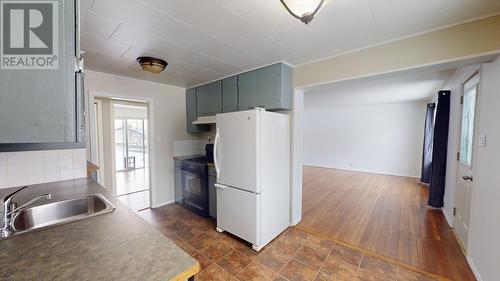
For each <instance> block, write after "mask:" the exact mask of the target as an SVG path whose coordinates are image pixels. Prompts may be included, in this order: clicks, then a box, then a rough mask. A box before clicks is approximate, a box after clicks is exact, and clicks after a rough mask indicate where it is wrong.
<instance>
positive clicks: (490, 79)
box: [467, 58, 500, 281]
mask: <svg viewBox="0 0 500 281" xmlns="http://www.w3.org/2000/svg"><path fill="white" fill-rule="evenodd" d="M478 106H479V108H478V117H477V118H478V125H477V130H476V132H477V134H476V143H478V142H477V138H478V136H480V135H484V136H486V137H487V143H486V147H478V148H477V150H476V151H477V152H476V156H475V160H474V161H475V168H474V184H473V190H472V201H471V219H470V220H471V221H470V230H469V239H468V247H467V248H468V254H469V257H470V260H471V261H472V264H473V267H474V269H475V270H476V272H477V273H478V274H479V276H478V277H480V279H482V280H484V281H493V280H499V279H500V267H499V266H498V265H499V261H500V239H499V238H500V164H499V163H500V58H497V59H496V61H494V62H493V63H488V64H484V65H483V66H482V71H481V84H480V92H479V104H478Z"/></svg>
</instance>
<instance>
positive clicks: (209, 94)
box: [196, 81, 222, 116]
mask: <svg viewBox="0 0 500 281" xmlns="http://www.w3.org/2000/svg"><path fill="white" fill-rule="evenodd" d="M221 84H222V83H221V81H216V82H212V83H210V84H206V85H203V86H200V87H198V88H197V89H196V100H197V105H196V112H197V114H198V116H213V115H215V114H217V113H221V112H222V95H221Z"/></svg>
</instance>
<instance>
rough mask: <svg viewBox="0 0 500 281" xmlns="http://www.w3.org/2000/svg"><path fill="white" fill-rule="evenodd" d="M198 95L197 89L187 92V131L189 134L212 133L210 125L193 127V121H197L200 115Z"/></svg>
mask: <svg viewBox="0 0 500 281" xmlns="http://www.w3.org/2000/svg"><path fill="white" fill-rule="evenodd" d="M197 103H198V102H197V95H196V88H191V89H187V90H186V130H187V132H188V133H199V132H208V131H210V126H208V125H193V121H196V119H197V118H198V115H197V113H196V111H197Z"/></svg>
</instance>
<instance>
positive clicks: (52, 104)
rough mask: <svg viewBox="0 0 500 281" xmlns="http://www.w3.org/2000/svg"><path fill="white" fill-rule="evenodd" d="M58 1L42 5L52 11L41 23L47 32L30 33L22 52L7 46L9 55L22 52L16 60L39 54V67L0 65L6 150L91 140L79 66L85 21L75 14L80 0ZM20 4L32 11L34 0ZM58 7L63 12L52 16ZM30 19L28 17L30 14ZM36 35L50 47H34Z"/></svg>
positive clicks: (1, 145) (0, 147)
mask: <svg viewBox="0 0 500 281" xmlns="http://www.w3.org/2000/svg"><path fill="white" fill-rule="evenodd" d="M56 2H57V6H54V7H52V6H51V5H54V3H55V2H51V3H43V5H44V6H42V4H40V5H38V6H37V7H36V9H40V10H39V11H40V13H42V16H43V15H45V14H44V13H47V14H49V13H50V15H48V16H47V17H44V19H45V20H46V21H45V22H42V26H41V27H40V28H43V30H44V32H38V33H37V35H35V36H32V34H31V35H30V36H27V35H26V34H24V38H25V39H26V38H27V39H26V40H23V41H22V42H21V43H22V44H24V45H23V46H24V47H23V48H18V49H16V52H14V51H12V50H10V49H9V48H7V49H5V48H4V57H3V58H4V60H5V59H6V58H7V57H10V58H16V57H17V58H18V59H17V60H16V61H18V62H19V58H21V59H23V60H24V61H27V60H28V59H29V58H31V57H35V58H37V67H28V68H27V66H28V65H29V64H26V65H25V66H21V68H22V69H16V68H15V67H13V65H10V67H12V68H9V65H1V66H0V85H2V86H1V89H0V132H1V134H0V151H16V150H37V149H60V148H74V147H84V145H85V144H84V142H83V140H84V133H85V128H84V126H83V124H84V118H83V114H84V112H83V104H84V103H83V75H82V74H81V73H80V72H79V71H75V62H76V57H77V56H78V55H79V46H78V42H79V40H78V38H79V34H78V33H77V32H78V28H76V27H78V25H79V21H78V17H77V14H75V1H67V0H59V1H56ZM3 4H4V6H3V8H4V10H8V9H19V6H12V7H9V5H13V4H9V3H3ZM16 5H26V6H24V8H25V9H20V10H18V11H28V9H29V8H30V7H29V6H28V5H33V4H30V3H26V4H16ZM48 6H50V7H48ZM55 8H57V9H58V10H56V11H57V13H56V14H54V15H52V14H51V12H52V9H55ZM24 18H25V20H26V19H27V17H26V16H25V15H24ZM50 19H53V20H52V21H51V20H50ZM19 30H23V29H22V28H21V29H19ZM27 31H29V30H27ZM30 32H31V31H30ZM17 37H19V36H17ZM35 37H36V38H35ZM2 40H3V38H2ZM9 40H10V39H9ZM11 40H14V39H12V38H11ZM31 40H36V41H37V42H38V44H39V45H43V46H45V47H42V48H40V47H38V48H35V49H32V48H31V47H30V44H31ZM8 42H9V41H8V40H6V41H5V42H3V43H5V44H6V45H4V47H6V46H7V45H8ZM18 43H19V42H18ZM42 43H43V44H42ZM20 50H21V51H20ZM9 52H11V53H9ZM23 52H26V53H23ZM39 63H41V66H40V65H39ZM18 66H19V65H18ZM31 66H33V63H31Z"/></svg>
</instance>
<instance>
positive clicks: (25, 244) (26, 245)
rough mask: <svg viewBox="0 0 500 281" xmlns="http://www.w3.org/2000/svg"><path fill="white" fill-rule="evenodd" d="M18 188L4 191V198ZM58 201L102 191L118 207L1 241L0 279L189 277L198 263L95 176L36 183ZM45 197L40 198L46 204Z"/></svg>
mask: <svg viewBox="0 0 500 281" xmlns="http://www.w3.org/2000/svg"><path fill="white" fill-rule="evenodd" d="M12 191H13V189H2V190H0V198H1V197H3V196H5V195H6V194H8V193H9V192H12ZM43 193H52V195H53V199H52V200H53V201H59V200H65V199H70V198H75V197H81V196H84V195H89V194H95V193H101V194H103V195H104V196H105V197H106V198H107V199H108V200H109V201H110V202H111V203H112V204H113V205H114V206H115V207H116V209H115V210H114V212H111V213H107V214H103V215H99V216H95V217H92V218H88V219H85V220H81V221H76V222H72V223H68V224H64V225H60V226H56V227H53V228H47V229H41V230H36V231H33V232H30V233H25V234H20V235H18V236H14V237H13V238H10V239H7V240H3V241H0V280H162V281H165V280H186V279H187V278H189V277H191V276H193V275H195V274H196V273H198V272H199V270H200V265H199V263H198V262H197V261H196V260H194V259H193V258H192V257H190V256H189V255H188V254H187V253H185V252H184V251H183V250H181V249H180V248H179V247H178V246H177V245H175V244H174V243H173V242H172V241H171V240H169V239H168V238H167V237H165V236H164V235H163V234H162V233H160V232H159V231H157V230H156V229H154V228H153V226H151V225H150V224H148V223H147V222H146V221H144V220H143V219H142V218H140V217H139V216H138V215H137V214H135V213H134V212H133V211H131V210H129V209H128V208H127V207H125V205H123V204H122V203H121V202H119V201H118V200H117V199H116V198H114V197H112V196H111V195H110V194H108V193H107V192H106V191H105V189H104V188H103V187H101V186H100V185H99V184H97V183H96V182H94V181H92V180H91V179H81V180H74V181H64V182H57V183H48V184H40V185H34V186H31V187H30V188H28V189H25V190H23V191H21V192H20V193H18V194H17V195H16V196H15V197H14V201H16V202H19V203H24V202H26V201H28V200H29V199H31V198H33V197H35V196H37V195H39V194H43ZM43 203H46V202H41V204H43Z"/></svg>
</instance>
